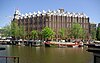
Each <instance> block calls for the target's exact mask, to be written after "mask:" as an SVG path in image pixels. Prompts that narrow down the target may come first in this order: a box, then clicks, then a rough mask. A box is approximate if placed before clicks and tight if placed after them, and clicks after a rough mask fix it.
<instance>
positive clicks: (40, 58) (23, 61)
mask: <svg viewBox="0 0 100 63" xmlns="http://www.w3.org/2000/svg"><path fill="white" fill-rule="evenodd" d="M4 47H6V50H2V51H0V56H18V57H19V61H20V63H92V60H91V59H92V53H89V52H87V51H86V49H87V48H45V47H29V46H4Z"/></svg>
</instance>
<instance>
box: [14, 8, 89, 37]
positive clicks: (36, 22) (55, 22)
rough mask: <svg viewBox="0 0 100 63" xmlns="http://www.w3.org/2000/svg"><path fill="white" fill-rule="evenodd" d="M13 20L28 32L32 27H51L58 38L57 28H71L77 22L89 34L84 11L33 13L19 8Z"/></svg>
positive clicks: (60, 10)
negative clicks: (21, 10)
mask: <svg viewBox="0 0 100 63" xmlns="http://www.w3.org/2000/svg"><path fill="white" fill-rule="evenodd" d="M14 20H16V21H17V23H18V25H24V28H25V31H27V33H30V32H31V31H32V30H33V29H34V30H38V31H41V30H42V29H43V28H44V27H50V28H52V29H53V30H54V31H55V33H56V35H55V37H56V38H60V35H59V34H58V33H59V30H60V29H62V28H71V26H72V23H79V24H80V25H81V27H83V29H84V30H85V31H86V35H87V36H89V33H90V30H89V29H90V28H89V24H90V23H89V17H88V16H86V15H85V14H84V13H74V12H67V11H66V12H65V11H64V9H58V10H56V11H51V10H48V11H44V10H43V11H42V12H40V11H38V12H33V13H28V14H27V13H26V14H25V15H24V14H21V13H20V12H19V10H16V11H15V14H14Z"/></svg>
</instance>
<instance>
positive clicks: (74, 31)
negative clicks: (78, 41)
mask: <svg viewBox="0 0 100 63" xmlns="http://www.w3.org/2000/svg"><path fill="white" fill-rule="evenodd" d="M70 36H74V38H84V37H85V32H84V30H83V28H82V27H81V26H80V24H78V23H74V24H73V25H72V28H71V35H70Z"/></svg>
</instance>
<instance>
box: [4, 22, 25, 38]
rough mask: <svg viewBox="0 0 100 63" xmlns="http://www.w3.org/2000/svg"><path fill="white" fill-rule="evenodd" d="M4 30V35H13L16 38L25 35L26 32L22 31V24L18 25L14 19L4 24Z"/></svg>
mask: <svg viewBox="0 0 100 63" xmlns="http://www.w3.org/2000/svg"><path fill="white" fill-rule="evenodd" d="M4 31H5V32H4V35H5V36H7V37H8V36H13V37H15V38H18V37H23V36H25V35H26V32H25V31H24V26H22V25H21V26H18V24H17V23H16V22H15V21H13V22H12V23H11V24H10V25H7V26H5V27H4Z"/></svg>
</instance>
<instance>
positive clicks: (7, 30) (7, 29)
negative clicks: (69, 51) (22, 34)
mask: <svg viewBox="0 0 100 63" xmlns="http://www.w3.org/2000/svg"><path fill="white" fill-rule="evenodd" d="M2 30H3V35H2V36H5V37H10V36H11V32H10V31H11V27H10V25H7V26H5V27H3V28H2Z"/></svg>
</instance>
